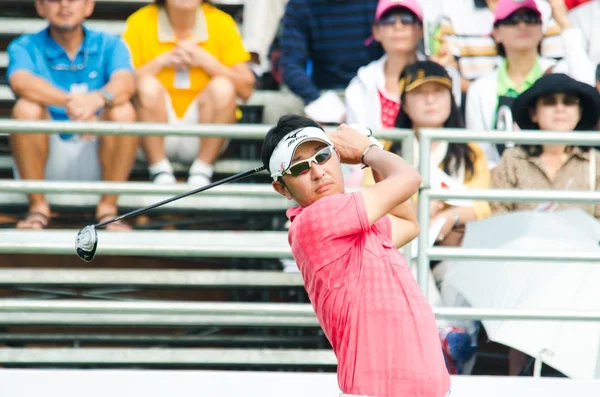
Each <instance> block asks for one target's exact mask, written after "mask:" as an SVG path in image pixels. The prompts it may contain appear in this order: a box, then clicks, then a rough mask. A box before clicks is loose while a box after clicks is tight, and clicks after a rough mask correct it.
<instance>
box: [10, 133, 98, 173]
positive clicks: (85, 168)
mask: <svg viewBox="0 0 600 397" xmlns="http://www.w3.org/2000/svg"><path fill="white" fill-rule="evenodd" d="M48 145H49V153H48V161H47V162H46V178H45V179H46V180H54V181H99V180H102V168H101V166H100V159H99V157H98V145H99V140H98V139H94V140H91V141H88V140H83V139H81V138H79V136H77V135H75V136H73V137H72V138H71V139H68V140H65V139H62V138H61V137H60V136H59V135H50V137H49V142H48ZM14 174H15V179H20V176H19V173H18V171H17V168H16V167H14Z"/></svg>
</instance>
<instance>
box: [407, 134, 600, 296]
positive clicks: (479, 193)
mask: <svg viewBox="0 0 600 397" xmlns="http://www.w3.org/2000/svg"><path fill="white" fill-rule="evenodd" d="M438 140H443V141H447V142H461V143H469V142H483V141H484V142H493V143H505V142H512V143H515V144H565V145H577V146H594V145H596V146H597V145H600V133H597V132H564V133H561V132H554V131H553V132H548V131H535V132H529V131H519V132H485V133H478V132H473V131H465V130H459V129H443V130H440V129H423V130H421V131H420V134H419V154H420V156H419V158H420V159H421V160H420V161H419V171H420V173H421V177H422V187H421V190H420V193H419V203H418V208H419V209H418V211H419V223H420V224H421V225H429V222H430V216H429V204H430V200H431V199H438V200H448V199H467V198H468V199H477V200H486V201H512V202H535V201H556V202H568V203H579V204H582V203H587V204H590V203H600V192H567V191H550V190H549V191H543V190H514V191H511V190H494V189H477V190H467V191H451V190H445V189H444V190H432V189H431V187H430V166H431V165H430V161H429V158H430V152H431V142H432V141H438ZM432 259H435V260H442V259H468V260H482V259H485V260H529V261H550V262H559V261H566V260H568V261H575V262H596V263H600V255H599V254H592V253H579V254H574V253H568V254H566V253H564V252H563V253H561V252H544V253H532V252H524V251H504V250H503V251H500V250H493V249H464V248H435V247H433V248H430V247H429V236H428V228H427V227H422V228H421V233H420V235H419V257H418V271H417V280H418V282H419V285H420V287H421V289H422V290H423V292H424V293H425V294H426V295H427V293H428V291H427V289H428V282H429V261H430V260H432Z"/></svg>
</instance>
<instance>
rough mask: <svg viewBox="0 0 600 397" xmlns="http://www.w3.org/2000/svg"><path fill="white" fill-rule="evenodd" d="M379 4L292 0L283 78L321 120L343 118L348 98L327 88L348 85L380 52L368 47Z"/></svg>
mask: <svg viewBox="0 0 600 397" xmlns="http://www.w3.org/2000/svg"><path fill="white" fill-rule="evenodd" d="M376 7H377V0H362V1H330V0H290V1H289V2H288V5H287V7H286V11H285V15H284V17H283V32H282V38H281V67H282V69H283V81H284V83H285V84H286V85H287V86H288V87H289V89H290V90H291V91H292V92H293V93H294V94H295V95H297V96H299V97H300V98H302V101H303V103H304V105H306V106H305V108H304V111H305V113H306V114H307V115H308V116H310V117H312V118H313V119H315V120H316V121H318V122H331V123H336V122H337V123H339V122H341V121H343V119H344V118H345V115H344V113H345V112H344V105H343V102H341V100H340V99H339V98H338V97H336V96H334V95H330V94H331V93H327V95H321V94H322V91H324V90H341V89H345V88H346V87H347V86H348V83H350V80H352V78H353V77H354V76H356V72H357V71H358V68H360V67H361V66H364V65H367V64H368V63H369V62H371V61H374V60H376V59H378V58H380V57H381V55H382V50H381V48H380V47H378V46H377V45H371V46H365V39H367V38H368V37H369V35H370V34H371V30H372V26H373V17H374V15H375V9H376ZM309 62H310V67H311V69H312V70H311V71H309V70H308V68H307V66H308V64H309ZM300 110H302V109H300ZM319 110H320V111H319ZM320 116H323V117H320Z"/></svg>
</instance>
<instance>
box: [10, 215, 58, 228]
mask: <svg viewBox="0 0 600 397" xmlns="http://www.w3.org/2000/svg"><path fill="white" fill-rule="evenodd" d="M49 223H50V218H49V217H48V216H47V215H45V214H42V213H41V212H38V211H31V212H28V213H27V214H26V215H25V218H23V219H22V220H20V221H19V222H17V224H16V228H17V229H34V230H43V229H46V228H47V227H48V224H49Z"/></svg>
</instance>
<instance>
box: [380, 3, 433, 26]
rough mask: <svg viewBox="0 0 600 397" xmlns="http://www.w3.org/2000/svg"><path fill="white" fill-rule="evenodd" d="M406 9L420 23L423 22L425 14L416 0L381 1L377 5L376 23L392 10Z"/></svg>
mask: <svg viewBox="0 0 600 397" xmlns="http://www.w3.org/2000/svg"><path fill="white" fill-rule="evenodd" d="M394 7H404V8H406V9H408V10H409V11H412V12H413V13H414V14H415V15H416V16H417V18H419V21H421V22H423V12H422V11H421V7H419V4H418V3H417V1H416V0H379V3H377V10H376V11H375V22H377V21H379V18H381V16H382V15H383V14H384V13H385V12H386V11H387V10H389V9H390V8H394Z"/></svg>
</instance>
